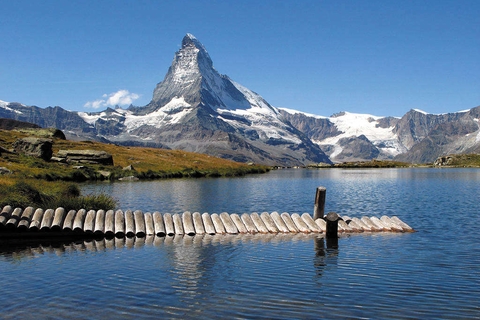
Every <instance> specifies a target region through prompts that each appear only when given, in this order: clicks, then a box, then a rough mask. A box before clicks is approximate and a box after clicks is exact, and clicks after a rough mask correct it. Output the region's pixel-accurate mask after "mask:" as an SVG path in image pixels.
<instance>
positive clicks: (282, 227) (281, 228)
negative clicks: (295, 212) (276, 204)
mask: <svg viewBox="0 0 480 320" xmlns="http://www.w3.org/2000/svg"><path fill="white" fill-rule="evenodd" d="M270 217H271V218H272V220H273V222H274V223H275V225H276V226H277V229H278V232H283V233H289V232H290V231H289V230H288V227H287V225H286V224H285V221H283V219H282V217H281V216H280V214H279V213H278V212H276V211H274V212H272V213H271V214H270Z"/></svg>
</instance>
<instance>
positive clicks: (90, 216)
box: [83, 210, 97, 234]
mask: <svg viewBox="0 0 480 320" xmlns="http://www.w3.org/2000/svg"><path fill="white" fill-rule="evenodd" d="M96 213H97V212H96V211H95V210H88V212H87V215H86V216H85V223H84V225H83V231H84V232H86V233H88V234H92V233H93V231H94V230H95V216H96Z"/></svg>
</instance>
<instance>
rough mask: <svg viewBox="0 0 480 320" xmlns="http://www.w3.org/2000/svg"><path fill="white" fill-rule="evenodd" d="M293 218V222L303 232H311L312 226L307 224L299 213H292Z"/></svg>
mask: <svg viewBox="0 0 480 320" xmlns="http://www.w3.org/2000/svg"><path fill="white" fill-rule="evenodd" d="M292 220H293V223H294V224H295V226H296V227H297V229H298V230H299V231H300V232H303V233H310V232H311V230H310V228H309V227H308V226H307V224H306V223H305V221H303V219H302V217H300V215H299V214H298V213H294V214H292Z"/></svg>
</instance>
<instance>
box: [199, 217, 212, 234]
mask: <svg viewBox="0 0 480 320" xmlns="http://www.w3.org/2000/svg"><path fill="white" fill-rule="evenodd" d="M202 221H203V225H204V226H205V232H206V233H207V234H215V226H214V225H213V221H212V217H210V214H208V213H207V212H204V213H203V214H202Z"/></svg>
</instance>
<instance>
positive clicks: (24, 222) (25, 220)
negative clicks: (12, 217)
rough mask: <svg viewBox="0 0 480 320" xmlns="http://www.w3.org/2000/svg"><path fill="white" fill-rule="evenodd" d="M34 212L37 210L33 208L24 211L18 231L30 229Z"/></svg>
mask: <svg viewBox="0 0 480 320" xmlns="http://www.w3.org/2000/svg"><path fill="white" fill-rule="evenodd" d="M34 212H35V209H34V208H33V207H27V208H25V210H23V213H22V217H21V218H20V221H19V222H18V226H17V229H18V231H20V232H23V231H26V230H27V229H28V226H29V225H30V222H31V221H32V216H33V213H34Z"/></svg>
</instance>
